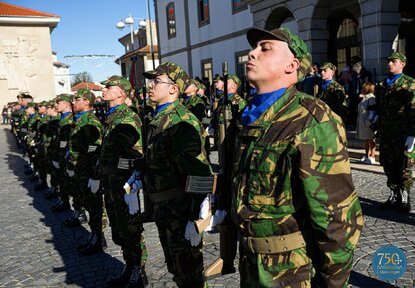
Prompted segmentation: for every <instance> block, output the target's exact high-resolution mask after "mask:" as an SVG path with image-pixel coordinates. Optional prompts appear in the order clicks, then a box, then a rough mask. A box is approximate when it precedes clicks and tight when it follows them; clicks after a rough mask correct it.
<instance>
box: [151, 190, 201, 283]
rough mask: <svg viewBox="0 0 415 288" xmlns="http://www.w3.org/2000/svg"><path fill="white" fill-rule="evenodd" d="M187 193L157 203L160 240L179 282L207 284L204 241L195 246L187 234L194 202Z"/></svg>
mask: <svg viewBox="0 0 415 288" xmlns="http://www.w3.org/2000/svg"><path fill="white" fill-rule="evenodd" d="M184 198H185V197H178V198H176V199H172V200H168V201H163V202H160V203H156V204H155V205H154V220H155V222H156V225H157V228H158V232H159V237H160V243H161V245H162V247H163V252H164V257H165V260H166V262H167V269H168V271H169V272H170V273H171V274H173V276H174V277H173V280H174V282H176V284H177V286H178V287H180V288H182V287H186V288H187V287H188V288H200V287H207V286H205V285H206V284H205V283H204V278H203V254H202V241H201V243H200V244H199V245H198V246H196V247H193V246H192V245H190V242H189V241H188V240H186V239H185V238H184V233H185V228H186V224H187V221H188V215H189V207H190V204H189V203H187V202H186V199H184Z"/></svg>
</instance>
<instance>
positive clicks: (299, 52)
mask: <svg viewBox="0 0 415 288" xmlns="http://www.w3.org/2000/svg"><path fill="white" fill-rule="evenodd" d="M246 37H247V38H248V42H249V44H250V45H251V46H252V47H254V46H256V44H257V43H258V42H259V41H261V40H267V39H269V40H279V41H283V42H286V43H287V44H288V48H290V50H291V52H292V53H293V54H294V56H295V57H296V58H297V59H298V60H300V62H301V64H300V67H299V68H298V70H297V74H298V75H297V78H298V81H301V80H302V79H303V78H304V77H305V75H307V73H308V70H309V68H310V66H311V55H310V53H308V49H307V44H305V42H304V41H303V39H301V38H300V37H298V36H297V35H295V34H293V33H292V32H291V31H290V30H289V29H288V28H277V29H274V30H271V31H268V30H264V29H258V28H251V29H249V30H248V32H247V34H246Z"/></svg>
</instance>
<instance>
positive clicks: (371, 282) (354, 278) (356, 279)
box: [349, 271, 397, 288]
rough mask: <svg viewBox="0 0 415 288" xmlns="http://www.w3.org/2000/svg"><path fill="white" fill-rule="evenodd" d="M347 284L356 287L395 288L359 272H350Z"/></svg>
mask: <svg viewBox="0 0 415 288" xmlns="http://www.w3.org/2000/svg"><path fill="white" fill-rule="evenodd" d="M349 284H351V285H353V286H357V287H376V288H392V287H397V286H395V285H392V284H389V283H387V282H383V281H381V280H378V279H374V278H371V277H369V276H366V275H363V274H361V273H359V272H355V271H352V273H350V279H349Z"/></svg>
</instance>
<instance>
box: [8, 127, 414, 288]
mask: <svg viewBox="0 0 415 288" xmlns="http://www.w3.org/2000/svg"><path fill="white" fill-rule="evenodd" d="M3 127H6V126H3ZM0 157H1V159H2V161H1V162H0V171H1V176H0V177H1V178H0V179H1V180H0V219H1V220H0V287H16V286H19V287H105V286H106V281H107V280H108V278H109V277H111V276H113V275H115V274H118V273H119V272H120V271H121V269H122V264H123V261H122V255H121V251H120V249H119V247H118V246H116V245H114V243H113V242H112V240H111V236H110V234H111V233H110V231H109V228H108V227H107V229H106V231H105V235H106V237H107V241H108V248H107V249H106V250H105V253H100V254H97V255H94V256H88V257H84V256H82V255H81V254H80V253H79V252H78V250H77V249H76V246H77V244H79V241H80V240H84V239H85V238H86V237H87V235H88V232H87V225H86V224H85V225H83V226H80V227H77V228H67V227H65V226H64V225H63V224H62V222H63V220H64V219H65V218H66V217H68V216H69V215H70V214H71V212H69V211H68V212H63V213H59V214H55V213H53V212H51V211H50V207H51V206H52V205H53V203H54V201H56V200H46V199H45V198H44V197H43V192H36V191H34V189H33V186H34V183H33V182H30V181H29V180H28V179H27V178H28V177H27V176H26V175H25V174H24V173H23V166H24V164H25V161H24V159H23V158H22V155H21V153H20V151H18V149H17V147H16V145H15V139H14V137H13V136H12V134H11V133H10V130H9V129H8V127H7V128H5V129H0ZM353 180H354V184H355V186H356V189H357V191H358V195H359V197H360V200H361V204H362V207H363V213H364V215H365V217H364V218H365V226H364V229H363V235H362V237H361V239H360V243H359V247H358V250H357V251H356V253H355V258H354V268H353V272H352V275H351V279H350V285H351V286H352V287H371V288H372V287H376V288H381V287H415V229H414V227H415V214H414V212H412V213H411V214H406V215H404V214H399V213H398V212H396V211H386V212H385V211H382V212H381V211H379V210H378V208H377V205H378V204H379V203H380V202H383V201H385V200H386V198H387V191H388V189H387V187H386V178H385V176H384V175H383V174H379V173H370V172H365V171H359V170H353ZM414 198H415V197H412V199H411V200H412V207H413V209H414V208H415V201H414ZM144 236H145V239H146V245H147V249H148V251H149V258H148V262H147V265H146V271H147V275H148V278H149V281H150V283H151V284H150V285H149V287H176V286H175V284H174V282H173V280H172V276H171V275H170V274H169V273H168V272H167V268H166V265H165V263H164V256H163V252H162V249H161V245H160V243H159V240H158V233H157V228H156V226H155V225H154V223H147V224H145V232H144ZM204 241H205V244H206V245H205V249H204V256H205V258H204V259H205V265H207V264H208V263H210V262H211V261H213V260H214V259H215V257H217V256H218V255H219V245H218V244H219V243H218V241H219V234H217V233H213V234H207V235H206V237H205V240H204ZM387 244H393V245H395V246H397V247H399V248H401V249H402V250H403V251H404V252H405V254H406V257H407V271H406V273H405V274H404V275H403V276H402V277H401V278H400V279H398V280H397V281H396V282H391V283H388V282H385V281H383V280H380V279H379V278H378V277H377V276H375V275H374V272H373V269H372V267H371V265H372V264H371V263H372V255H373V253H374V252H375V251H376V250H377V249H378V248H380V247H381V246H384V245H387ZM237 261H238V259H236V262H237ZM208 283H209V287H239V286H240V285H239V275H238V273H235V274H231V275H226V276H223V277H220V278H217V279H215V280H211V281H209V282H208Z"/></svg>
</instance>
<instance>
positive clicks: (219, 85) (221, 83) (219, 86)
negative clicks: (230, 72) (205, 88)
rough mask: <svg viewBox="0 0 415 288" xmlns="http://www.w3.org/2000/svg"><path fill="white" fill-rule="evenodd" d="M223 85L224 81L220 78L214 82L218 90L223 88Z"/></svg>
mask: <svg viewBox="0 0 415 288" xmlns="http://www.w3.org/2000/svg"><path fill="white" fill-rule="evenodd" d="M224 85H225V83H224V82H223V81H222V80H219V81H218V82H216V83H215V88H216V89H218V90H223V86H224Z"/></svg>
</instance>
